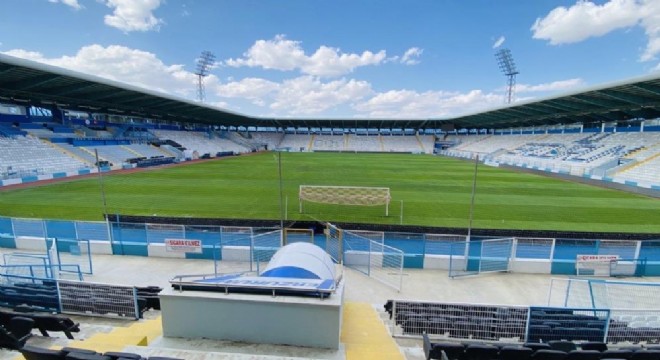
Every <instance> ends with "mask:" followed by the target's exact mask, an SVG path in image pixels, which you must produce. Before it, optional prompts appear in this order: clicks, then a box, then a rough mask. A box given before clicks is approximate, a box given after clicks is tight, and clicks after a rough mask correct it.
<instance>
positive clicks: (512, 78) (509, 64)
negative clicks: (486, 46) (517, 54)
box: [495, 49, 520, 104]
mask: <svg viewBox="0 0 660 360" xmlns="http://www.w3.org/2000/svg"><path fill="white" fill-rule="evenodd" d="M495 58H496V59H497V64H498V65H499V66H500V70H502V72H503V73H504V76H506V77H507V89H506V103H507V104H511V102H512V101H513V95H514V92H515V90H516V75H518V74H520V72H519V71H518V69H516V63H515V62H514V61H513V56H512V55H511V50H509V49H500V50H498V51H497V52H496V53H495Z"/></svg>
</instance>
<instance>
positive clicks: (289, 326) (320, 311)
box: [160, 283, 343, 349]
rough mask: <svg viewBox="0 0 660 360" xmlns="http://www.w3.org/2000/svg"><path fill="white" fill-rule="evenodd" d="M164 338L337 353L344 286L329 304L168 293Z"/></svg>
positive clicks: (316, 300) (164, 302)
mask: <svg viewBox="0 0 660 360" xmlns="http://www.w3.org/2000/svg"><path fill="white" fill-rule="evenodd" d="M160 302H161V313H162V319H163V320H162V321H163V335H164V336H166V337H180V338H208V339H218V340H230V341H244V342H249V343H258V344H283V345H294V346H307V347H320V348H330V349H338V348H339V335H340V330H341V316H342V310H343V283H342V284H340V286H339V289H338V290H337V293H335V294H333V295H332V296H331V297H330V298H327V299H323V300H322V299H319V298H302V297H294V296H288V297H287V296H277V297H273V296H271V295H248V294H225V293H222V292H205V291H183V292H179V291H177V290H173V289H165V290H164V291H163V292H161V294H160Z"/></svg>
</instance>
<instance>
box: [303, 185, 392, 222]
mask: <svg viewBox="0 0 660 360" xmlns="http://www.w3.org/2000/svg"><path fill="white" fill-rule="evenodd" d="M298 200H299V205H300V213H303V212H304V209H303V203H304V202H305V201H309V202H315V203H322V204H334V205H356V206H379V205H385V216H388V215H389V205H390V200H391V196H390V188H386V187H366V186H317V185H300V191H299V193H298Z"/></svg>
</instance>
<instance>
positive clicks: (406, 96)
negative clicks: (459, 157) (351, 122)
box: [354, 90, 504, 118]
mask: <svg viewBox="0 0 660 360" xmlns="http://www.w3.org/2000/svg"><path fill="white" fill-rule="evenodd" d="M503 102H504V96H503V95H498V94H494V93H484V92H483V91H481V90H471V91H468V92H466V93H460V92H445V91H426V92H421V93H420V92H417V91H414V90H390V91H387V92H384V93H379V94H377V95H375V96H373V97H371V98H370V99H368V100H367V101H364V102H361V103H359V104H357V105H355V106H354V109H355V110H356V111H358V112H359V113H361V114H362V115H363V116H364V115H366V116H368V117H376V118H394V117H398V118H419V117H444V116H450V115H457V114H463V113H468V112H473V111H477V110H480V109H485V108H489V107H493V106H496V105H502V104H503Z"/></svg>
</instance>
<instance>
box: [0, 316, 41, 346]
mask: <svg viewBox="0 0 660 360" xmlns="http://www.w3.org/2000/svg"><path fill="white" fill-rule="evenodd" d="M33 324H34V321H33V320H32V319H29V318H26V317H21V316H17V317H14V318H12V319H11V320H9V322H7V323H5V324H2V325H1V326H0V348H4V349H10V350H18V349H20V348H22V347H23V346H24V345H25V342H26V341H27V339H28V338H29V337H30V336H31V332H32V326H33Z"/></svg>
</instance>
